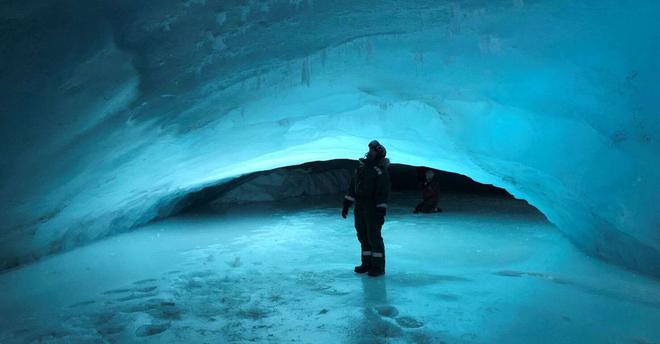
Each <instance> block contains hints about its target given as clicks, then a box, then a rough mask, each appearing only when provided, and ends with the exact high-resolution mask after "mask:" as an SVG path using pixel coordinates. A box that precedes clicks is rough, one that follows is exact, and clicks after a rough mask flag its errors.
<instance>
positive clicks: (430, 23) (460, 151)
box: [0, 0, 660, 275]
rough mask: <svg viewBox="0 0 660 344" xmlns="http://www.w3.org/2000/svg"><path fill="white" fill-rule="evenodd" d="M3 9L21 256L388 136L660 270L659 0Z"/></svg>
mask: <svg viewBox="0 0 660 344" xmlns="http://www.w3.org/2000/svg"><path fill="white" fill-rule="evenodd" d="M0 6H1V11H0V18H1V22H0V25H1V30H0V35H1V36H0V41H1V42H2V49H1V50H0V63H1V67H2V73H0V85H1V87H2V90H3V91H2V92H1V95H0V97H2V98H1V99H2V103H1V104H2V111H1V114H0V116H2V118H1V121H2V122H1V124H2V126H1V133H0V134H1V137H2V145H1V147H0V153H1V156H2V160H1V162H0V163H1V164H2V165H0V166H1V167H0V178H1V180H2V184H1V186H0V187H1V189H0V202H1V205H2V214H3V215H2V225H1V226H2V227H1V232H0V243H1V244H0V261H1V262H2V263H1V264H0V267H3V268H6V267H11V266H14V265H16V264H20V263H22V262H26V261H30V260H32V259H35V258H38V257H40V256H43V255H44V254H48V253H52V252H57V251H60V250H63V249H67V248H70V247H74V246H77V245H80V244H84V243H86V242H88V241H90V240H93V239H96V238H101V237H104V236H107V235H111V234H114V233H118V232H121V231H125V230H128V229H130V228H131V227H133V226H135V225H138V224H141V223H144V222H146V221H148V220H150V219H152V218H154V217H155V216H158V215H161V216H162V215H164V214H167V213H168V211H169V210H170V205H171V204H172V200H173V199H176V198H177V197H179V196H181V195H183V194H186V193H188V192H190V191H192V190H195V189H198V188H200V187H202V186H204V185H208V184H209V183H217V182H218V181H221V180H225V179H227V178H231V177H235V176H237V175H240V174H242V173H247V172H252V171H257V170H263V169H268V168H274V167H278V166H286V165H291V164H297V163H303V162H307V161H313V160H325V159H334V158H357V157H359V156H361V155H362V154H363V153H364V151H365V147H366V143H367V142H368V141H369V140H371V139H373V138H377V139H379V140H380V141H381V142H383V143H384V144H385V145H386V146H387V147H388V151H389V156H390V157H391V159H392V161H394V162H398V163H405V164H411V165H429V166H433V167H436V168H440V169H444V170H448V171H453V172H458V173H462V174H466V175H468V176H470V177H472V178H474V179H476V180H478V181H480V182H485V183H492V184H495V185H497V186H500V187H504V188H506V189H507V190H509V191H510V192H511V193H513V194H514V195H515V196H517V197H519V198H524V199H526V200H528V201H529V202H530V203H531V204H533V205H534V206H536V207H537V208H539V209H540V210H541V211H542V212H543V213H544V214H545V215H546V216H547V217H548V218H549V219H550V220H551V221H552V222H553V223H555V224H556V225H557V226H558V227H559V229H560V230H561V231H562V232H563V233H565V234H566V235H567V236H568V237H569V238H571V239H572V241H573V242H574V243H575V244H577V245H578V246H579V247H581V248H583V249H584V250H585V251H586V252H588V253H590V254H594V255H597V256H600V257H602V258H604V259H606V260H608V261H612V262H616V263H619V264H622V265H625V266H628V267H631V268H633V269H636V270H639V271H643V272H646V273H650V274H654V275H660V211H658V206H659V204H660V196H659V195H660V169H659V167H660V140H659V137H658V133H659V132H660V115H659V114H658V104H657V99H658V95H659V94H660V87H659V86H658V85H660V67H658V66H659V64H658V61H660V28H659V24H658V22H657V18H659V17H660V2H658V1H655V0H648V1H645V0H638V1H622V0H616V1H615V0H603V1H572V0H570V1H569V0H553V1H529V0H524V1H523V0H514V1H512V0H507V1H491V0H488V1H486V0H484V1H477V0H472V1H437V0H433V1H431V0H428V1H420V0H418V1H412V0H396V1H394V0H392V1H386V0H373V1H355V0H336V1H320V0H313V1H312V0H309V1H304V0H295V1H294V0H284V1H281V0H263V1H256V0H254V1H253V0H240V1H239V0H224V1H211V0H208V1H204V0H189V1H171V0H170V1H151V0H139V1H136V0H130V1H129V0H125V1H116V0H105V1H102V0H99V1H82V0H79V1H67V0H62V1H14V0H10V1H3V2H2V4H0Z"/></svg>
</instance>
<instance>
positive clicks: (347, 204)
mask: <svg viewBox="0 0 660 344" xmlns="http://www.w3.org/2000/svg"><path fill="white" fill-rule="evenodd" d="M351 205H353V202H352V201H351V200H349V199H346V198H344V207H343V208H342V210H341V217H343V218H346V217H347V216H348V209H349V208H350V207H351Z"/></svg>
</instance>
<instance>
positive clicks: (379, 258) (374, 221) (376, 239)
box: [364, 206, 385, 276]
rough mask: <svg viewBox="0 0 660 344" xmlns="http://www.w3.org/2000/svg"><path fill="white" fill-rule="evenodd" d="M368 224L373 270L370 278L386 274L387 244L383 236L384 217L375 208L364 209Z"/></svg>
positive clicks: (370, 271) (370, 272)
mask: <svg viewBox="0 0 660 344" xmlns="http://www.w3.org/2000/svg"><path fill="white" fill-rule="evenodd" d="M364 212H365V214H366V215H367V216H366V222H367V239H368V240H369V245H370V246H371V269H370V270H369V275H370V276H380V275H382V274H384V273H385V243H384V242H383V237H382V235H381V230H382V228H383V223H384V222H385V221H384V220H385V219H384V218H383V217H380V216H378V215H376V212H375V207H373V206H372V207H369V208H368V209H364Z"/></svg>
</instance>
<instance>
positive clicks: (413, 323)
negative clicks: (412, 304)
mask: <svg viewBox="0 0 660 344" xmlns="http://www.w3.org/2000/svg"><path fill="white" fill-rule="evenodd" d="M396 323H397V324H399V326H401V327H403V328H420V327H422V326H424V323H423V322H421V321H419V320H417V319H415V318H412V317H407V316H403V317H398V318H396Z"/></svg>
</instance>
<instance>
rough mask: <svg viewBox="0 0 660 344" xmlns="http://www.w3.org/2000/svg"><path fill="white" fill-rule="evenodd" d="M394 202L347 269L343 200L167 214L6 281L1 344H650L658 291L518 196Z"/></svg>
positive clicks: (349, 255) (655, 335)
mask: <svg viewBox="0 0 660 344" xmlns="http://www.w3.org/2000/svg"><path fill="white" fill-rule="evenodd" d="M399 200H401V201H400V202H399V203H398V204H395V205H394V206H392V207H391V209H390V213H389V214H388V221H387V223H386V225H385V229H384V238H385V241H386V245H387V257H388V261H387V274H386V275H385V276H384V277H382V278H378V279H372V278H369V277H367V276H363V275H357V274H355V273H353V271H352V268H353V264H355V263H357V261H358V259H359V255H360V250H359V246H358V244H357V240H356V237H355V231H354V229H353V226H352V222H351V220H352V216H351V218H349V220H342V219H341V218H340V217H339V214H338V211H337V208H336V207H335V204H336V199H334V198H333V199H330V200H329V201H326V202H319V201H318V200H311V201H310V200H306V201H305V202H304V203H295V202H291V203H288V204H282V205H278V206H270V205H261V206H256V205H250V206H245V207H234V208H231V209H226V213H224V214H208V215H191V216H186V217H182V218H174V219H169V220H166V221H164V222H160V223H156V224H153V225H150V226H149V227H147V228H145V229H144V230H140V231H136V232H131V233H127V234H123V235H119V236H115V237H112V238H109V239H107V240H104V241H101V242H98V243H95V244H92V245H88V246H85V247H83V248H80V249H76V250H73V251H70V252H67V253H64V254H60V255H55V256H52V257H49V258H47V259H44V260H42V261H40V262H37V263H35V264H30V265H27V266H24V267H22V268H20V269H15V270H11V271H8V272H5V273H3V274H2V275H0V285H2V286H3V291H2V293H1V294H0V315H2V316H0V342H2V343H8V344H9V343H15V342H16V343H22V342H26V341H28V340H34V341H39V340H42V341H45V342H76V343H78V342H85V341H87V342H92V343H98V342H101V341H103V340H105V341H107V342H122V343H126V342H153V343H181V342H187V343H201V342H213V343H225V342H241V343H242V342H252V341H254V342H268V343H290V342H302V343H385V342H388V343H599V344H600V343H656V342H658V341H659V340H660V329H658V327H657V324H658V322H659V321H660V289H659V288H660V287H659V284H658V283H657V281H655V280H652V279H647V278H644V277H641V276H639V275H636V274H634V273H632V272H630V271H627V270H622V269H619V268H616V267H614V266H612V265H608V264H605V263H603V262H602V261H600V260H596V259H593V258H589V257H588V256H585V255H584V254H583V253H582V252H580V251H579V250H577V249H576V248H575V247H574V246H573V245H572V244H570V243H569V242H568V241H567V240H566V239H565V238H564V237H563V236H562V235H561V234H560V233H559V232H558V231H556V229H555V227H554V226H552V225H550V224H549V223H548V222H547V221H546V220H545V219H544V218H543V217H542V216H541V215H540V214H539V213H538V212H537V211H535V210H534V209H532V208H531V207H529V206H528V205H526V204H525V203H524V202H520V201H513V200H510V199H502V198H495V197H488V198H483V197H474V196H470V195H463V196H451V195H444V196H443V197H442V199H441V203H442V205H443V206H444V208H445V212H444V213H441V214H434V215H413V214H412V213H411V209H412V207H413V206H414V204H415V201H416V199H415V198H414V197H403V198H399Z"/></svg>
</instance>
